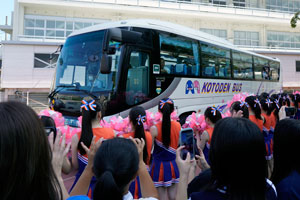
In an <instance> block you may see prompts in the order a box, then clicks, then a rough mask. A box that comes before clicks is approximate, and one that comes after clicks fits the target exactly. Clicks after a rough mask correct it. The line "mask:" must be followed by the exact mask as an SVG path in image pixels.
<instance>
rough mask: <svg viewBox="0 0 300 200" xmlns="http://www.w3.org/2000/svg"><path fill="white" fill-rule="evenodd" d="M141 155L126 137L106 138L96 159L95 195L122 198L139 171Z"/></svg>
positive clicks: (99, 197)
mask: <svg viewBox="0 0 300 200" xmlns="http://www.w3.org/2000/svg"><path fill="white" fill-rule="evenodd" d="M138 166H139V155H138V151H137V148H136V146H135V144H134V143H133V142H132V141H131V140H129V139H124V138H114V139H109V140H106V141H104V142H103V143H102V145H101V146H100V147H99V149H98V151H97V153H96V155H95V159H94V167H93V170H94V174H95V176H96V178H97V183H96V185H95V188H94V193H93V197H94V199H95V200H99V199H114V200H122V199H123V195H124V192H125V187H126V186H127V185H128V184H129V183H130V181H132V180H133V179H134V178H135V176H136V174H137V171H138Z"/></svg>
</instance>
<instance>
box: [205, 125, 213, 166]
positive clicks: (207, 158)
mask: <svg viewBox="0 0 300 200" xmlns="http://www.w3.org/2000/svg"><path fill="white" fill-rule="evenodd" d="M205 131H206V132H207V133H208V135H209V140H208V141H207V142H206V144H205V146H204V149H203V154H204V157H205V160H206V161H207V163H208V164H209V165H210V160H209V156H208V153H209V149H210V142H211V138H212V134H213V132H214V128H212V127H209V128H207V129H205Z"/></svg>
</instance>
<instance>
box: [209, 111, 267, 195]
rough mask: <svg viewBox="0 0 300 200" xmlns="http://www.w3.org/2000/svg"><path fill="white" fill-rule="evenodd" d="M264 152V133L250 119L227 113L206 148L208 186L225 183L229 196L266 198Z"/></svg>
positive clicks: (218, 185)
mask: <svg viewBox="0 0 300 200" xmlns="http://www.w3.org/2000/svg"><path fill="white" fill-rule="evenodd" d="M265 155H266V148H265V143H264V137H263V135H262V134H261V132H260V130H259V128H258V127H257V126H256V125H255V124H254V123H253V122H251V121H250V120H248V119H245V118H230V117H228V118H224V119H222V120H220V121H218V122H217V123H216V126H215V128H214V132H213V135H212V140H211V148H210V152H209V158H210V161H211V171H212V180H211V184H210V188H211V189H217V188H223V187H226V188H227V195H228V197H229V198H228V199H230V200H238V199H247V200H257V199H261V200H262V199H265V191H266V179H265V178H266V177H267V163H266V159H265ZM228 163H230V164H228Z"/></svg>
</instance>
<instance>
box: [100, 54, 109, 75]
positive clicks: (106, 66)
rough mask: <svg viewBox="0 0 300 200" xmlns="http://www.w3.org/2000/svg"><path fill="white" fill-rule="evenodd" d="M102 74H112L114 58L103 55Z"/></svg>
mask: <svg viewBox="0 0 300 200" xmlns="http://www.w3.org/2000/svg"><path fill="white" fill-rule="evenodd" d="M100 64H101V65H100V72H101V73H102V74H109V73H110V72H111V65H112V58H111V56H109V55H107V54H106V53H103V55H102V58H101V63H100Z"/></svg>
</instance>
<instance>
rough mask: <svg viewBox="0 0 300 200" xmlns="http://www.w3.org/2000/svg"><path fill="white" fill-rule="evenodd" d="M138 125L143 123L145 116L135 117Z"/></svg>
mask: <svg viewBox="0 0 300 200" xmlns="http://www.w3.org/2000/svg"><path fill="white" fill-rule="evenodd" d="M136 120H137V123H138V125H141V124H143V123H144V122H145V121H146V116H145V115H144V116H141V115H139V116H138V118H136Z"/></svg>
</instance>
